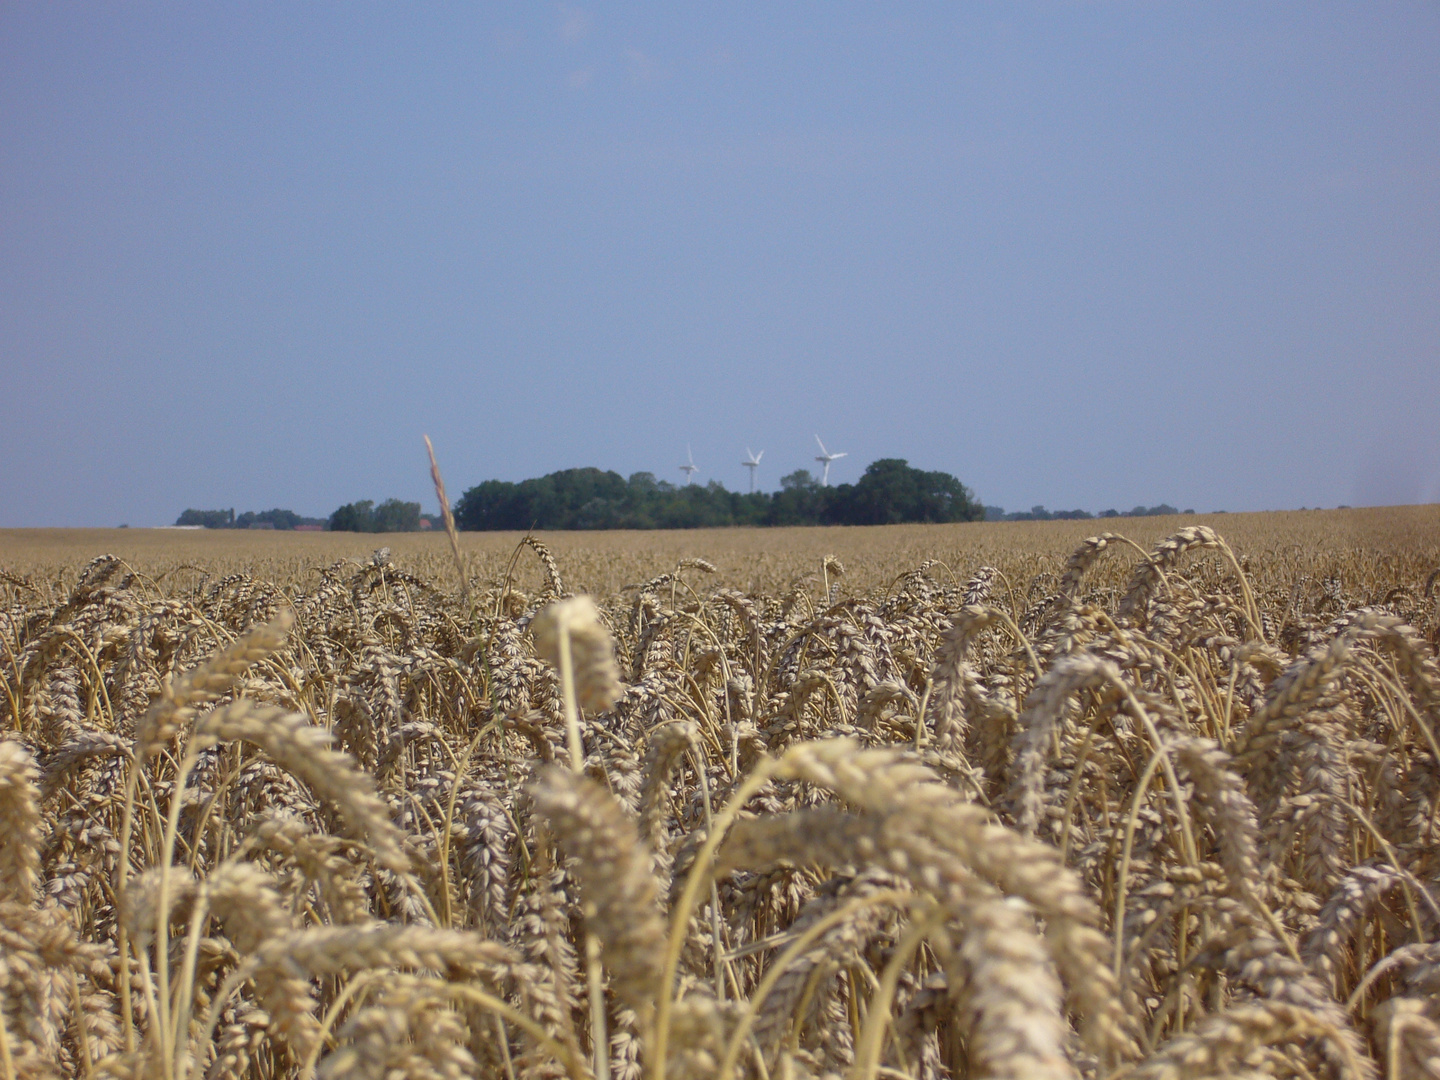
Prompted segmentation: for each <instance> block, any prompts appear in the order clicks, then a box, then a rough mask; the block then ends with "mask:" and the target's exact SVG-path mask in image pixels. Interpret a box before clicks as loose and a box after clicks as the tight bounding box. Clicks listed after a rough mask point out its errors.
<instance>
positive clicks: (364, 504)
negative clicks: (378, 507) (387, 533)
mask: <svg viewBox="0 0 1440 1080" xmlns="http://www.w3.org/2000/svg"><path fill="white" fill-rule="evenodd" d="M327 528H329V530H330V531H331V532H365V533H368V532H374V531H375V503H374V501H373V500H371V499H362V500H361V501H360V502H353V503H346V504H345V505H344V506H342V507H340V508H339V509H338V510H336V511H335V512H334V513H333V514H331V515H330V523H329V525H328V526H327Z"/></svg>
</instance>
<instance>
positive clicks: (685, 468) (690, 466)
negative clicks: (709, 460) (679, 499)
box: [680, 443, 700, 487]
mask: <svg viewBox="0 0 1440 1080" xmlns="http://www.w3.org/2000/svg"><path fill="white" fill-rule="evenodd" d="M699 469H700V466H698V465H696V464H695V455H694V454H692V453H691V452H690V444H689V443H686V444H685V464H684V465H681V466H680V471H681V472H683V473H684V474H685V485H686V487H689V485H690V480H691V478H692V477H693V476H694V475H695V473H696V472H698V471H699Z"/></svg>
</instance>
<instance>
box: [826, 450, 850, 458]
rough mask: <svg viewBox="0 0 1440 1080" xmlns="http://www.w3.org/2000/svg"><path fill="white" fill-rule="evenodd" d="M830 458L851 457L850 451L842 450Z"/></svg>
mask: <svg viewBox="0 0 1440 1080" xmlns="http://www.w3.org/2000/svg"><path fill="white" fill-rule="evenodd" d="M830 456H831V457H832V458H838V457H849V456H850V451H849V450H841V451H840V452H839V453H838V454H831V455H830Z"/></svg>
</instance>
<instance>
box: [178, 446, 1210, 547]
mask: <svg viewBox="0 0 1440 1080" xmlns="http://www.w3.org/2000/svg"><path fill="white" fill-rule="evenodd" d="M454 509H455V523H456V525H458V526H459V527H460V528H461V529H466V530H475V531H484V530H501V529H503V530H510V531H517V532H521V531H525V530H527V529H695V528H718V527H724V526H729V525H894V524H900V523H903V522H935V523H943V522H955V521H1052V520H1068V519H1090V518H1097V517H1098V518H1112V517H1148V516H1152V515H1156V514H1178V513H1186V514H1193V513H1194V512H1195V511H1193V510H1185V511H1180V510H1176V509H1175V507H1173V506H1170V505H1169V504H1168V503H1160V504H1159V505H1156V506H1148V507H1147V506H1136V507H1135V508H1134V509H1132V510H1128V511H1119V510H1105V511H1102V512H1101V513H1099V514H1091V513H1089V512H1088V511H1085V510H1047V509H1045V507H1044V506H1033V507H1031V508H1030V509H1029V510H1025V511H1018V512H1011V513H1007V512H1006V511H1005V509H1004V508H1003V507H999V506H984V505H982V504H981V503H980V502H979V501H978V500H976V498H975V495H974V493H973V492H972V491H971V490H970V489H969V488H967V487H966V486H965V485H964V484H962V483H961V482H960V481H959V480H958V479H956V478H955V477H954V476H951V475H950V474H949V473H946V472H927V471H925V470H922V469H916V468H912V467H911V465H910V463H909V462H907V461H905V460H904V459H903V458H882V459H880V460H879V461H874V462H871V463H870V465H869V466H867V467H866V469H865V473H864V475H863V476H861V477H860V479H859V480H858V481H857V482H855V483H854V484H840V485H837V486H835V487H827V486H822V485H821V483H820V481H819V480H818V479H817V478H816V477H815V476H814V475H813V474H812V473H811V472H810V471H809V470H808V469H799V470H797V471H795V472H793V473H791V474H790V475H788V476H786V477H783V478H782V479H781V481H780V490H779V491H774V492H752V493H750V494H742V493H741V492H736V491H729V490H727V489H726V488H725V486H724V485H723V484H721V483H720V482H719V481H714V480H712V481H711V482H710V483H708V484H673V483H670V482H669V481H666V480H660V479H657V478H656V476H655V474H654V473H649V472H637V473H632V474H631V475H630V476H629V478H628V479H627V478H626V477H623V476H621V475H620V474H619V473H617V472H613V471H605V470H601V469H594V468H586V469H562V470H561V471H559V472H553V473H550V474H549V475H548V476H541V477H537V478H535V479H531V480H522V481H519V482H518V483H516V482H511V481H508V480H486V481H485V482H484V483H481V484H477V485H476V486H474V487H472V488H470V489H469V490H467V491H466V492H464V494H463V495H461V497H460V500H459V501H458V502H457V503H456V504H455V508H454ZM176 524H177V525H203V526H204V527H206V528H211V529H244V528H273V529H295V528H324V529H327V530H330V531H333V532H361V533H390V532H415V531H418V530H420V529H422V528H428V527H429V526H430V522H429V521H428V520H425V519H423V518H422V516H421V510H420V504H419V503H418V502H405V501H403V500H401V499H386V500H385V501H384V502H382V503H380V504H378V505H377V504H376V503H375V502H374V501H372V500H370V499H364V500H361V501H359V502H353V503H346V504H345V505H344V506H341V507H339V508H337V509H336V510H335V511H334V512H333V513H332V514H331V515H330V516H329V517H328V518H306V517H302V516H301V515H299V514H296V513H294V512H292V511H290V510H265V511H262V512H260V513H253V512H249V511H247V512H246V513H243V514H240V515H239V516H238V517H237V516H236V514H235V511H234V510H233V509H230V510H186V511H185V512H184V513H183V514H181V515H180V518H179V520H177V521H176Z"/></svg>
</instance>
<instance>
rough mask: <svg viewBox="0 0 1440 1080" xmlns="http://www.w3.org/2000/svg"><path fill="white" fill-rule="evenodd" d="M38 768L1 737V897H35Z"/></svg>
mask: <svg viewBox="0 0 1440 1080" xmlns="http://www.w3.org/2000/svg"><path fill="white" fill-rule="evenodd" d="M39 780H40V773H39V770H38V769H36V768H35V762H34V760H33V759H32V758H31V757H30V753H29V751H27V750H26V749H25V748H24V747H23V746H21V745H20V744H19V743H18V742H15V741H14V740H13V739H4V740H0V822H4V824H5V835H4V836H0V901H8V902H9V903H12V904H25V905H29V904H32V903H34V901H35V884H36V881H37V877H38V874H39V872H40V800H39V792H38V784H39Z"/></svg>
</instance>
